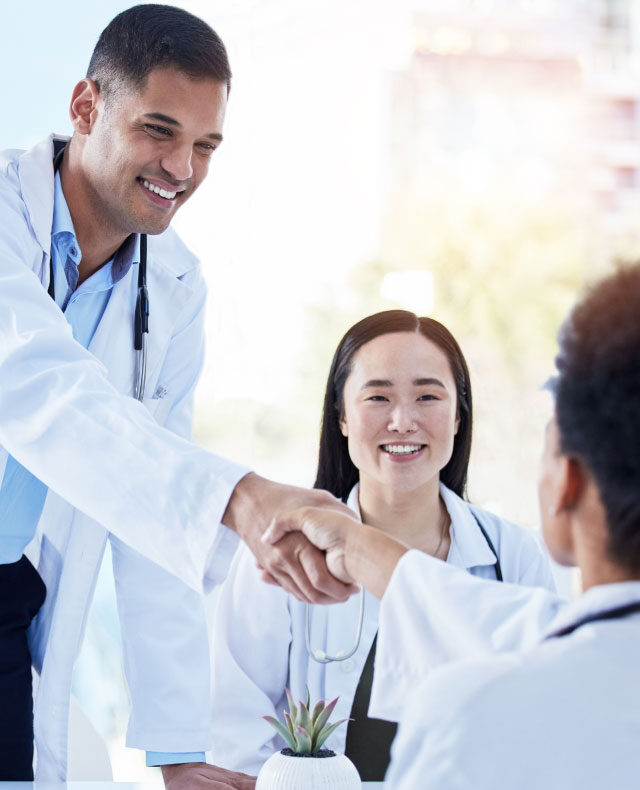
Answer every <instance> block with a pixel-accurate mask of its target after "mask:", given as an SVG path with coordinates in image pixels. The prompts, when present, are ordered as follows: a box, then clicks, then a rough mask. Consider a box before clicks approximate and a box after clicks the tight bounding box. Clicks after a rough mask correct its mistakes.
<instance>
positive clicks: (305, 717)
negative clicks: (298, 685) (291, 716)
mask: <svg viewBox="0 0 640 790" xmlns="http://www.w3.org/2000/svg"><path fill="white" fill-rule="evenodd" d="M298 726H299V727H302V729H303V730H305V732H308V733H309V737H311V733H312V732H313V724H312V723H311V716H310V715H309V710H308V708H307V706H306V705H305V704H304V702H301V703H300V715H299V716H298Z"/></svg>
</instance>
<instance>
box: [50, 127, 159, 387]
mask: <svg viewBox="0 0 640 790" xmlns="http://www.w3.org/2000/svg"><path fill="white" fill-rule="evenodd" d="M60 142H62V141H58V147H56V141H55V140H54V143H53V146H54V157H53V172H54V175H55V174H56V173H57V172H58V170H59V169H60V165H61V163H62V157H63V156H64V149H65V148H66V145H67V144H66V142H65V143H64V144H63V145H59V143H60ZM48 292H49V296H50V297H51V298H52V299H53V301H54V302H55V298H56V295H55V283H54V279H53V255H51V256H50V258H49V288H48ZM148 334H149V292H148V291H147V234H146V233H141V234H140V261H139V263H138V295H137V297H136V309H135V314H134V319H133V347H134V349H135V352H136V371H135V378H134V397H135V398H136V400H142V399H143V398H144V389H145V383H146V380H147V337H146V336H147V335H148Z"/></svg>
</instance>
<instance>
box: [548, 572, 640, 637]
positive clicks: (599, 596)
mask: <svg viewBox="0 0 640 790" xmlns="http://www.w3.org/2000/svg"><path fill="white" fill-rule="evenodd" d="M636 602H640V581H633V582H617V583H615V584H599V585H597V586H596V587H591V588H590V589H588V590H587V591H586V592H585V593H583V594H582V595H581V596H580V597H579V598H578V599H577V600H575V601H573V602H572V603H570V604H569V605H568V606H565V607H564V608H563V609H562V610H561V611H560V613H559V614H558V616H557V617H555V618H554V619H553V620H552V621H551V623H549V625H548V627H547V628H545V630H544V632H543V638H545V637H546V636H548V635H549V634H553V633H555V632H556V631H559V630H561V629H563V628H567V627H569V626H571V625H573V624H574V623H577V622H578V621H579V620H582V618H583V617H587V616H588V615H591V614H598V613H599V612H605V611H607V610H608V609H615V608H616V607H617V606H626V604H629V603H636Z"/></svg>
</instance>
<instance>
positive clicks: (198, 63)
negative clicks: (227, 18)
mask: <svg viewBox="0 0 640 790" xmlns="http://www.w3.org/2000/svg"><path fill="white" fill-rule="evenodd" d="M156 68H173V69H176V70H178V71H181V72H183V73H184V74H186V75H188V76H189V77H193V78H194V79H212V80H216V81H217V82H223V83H226V85H227V90H229V89H230V86H231V67H230V66H229V59H228V57H227V51H226V49H225V46H224V44H223V43H222V40H221V39H220V37H219V36H218V34H217V33H216V32H215V31H214V30H212V29H211V28H210V27H209V25H207V23H206V22H203V21H202V19H199V18H198V17H197V16H194V15H193V14H190V13H188V12H187V11H184V10H182V9H181V8H176V7H175V6H170V5H159V4H156V3H148V4H144V5H137V6H133V8H128V9H127V10H126V11H123V12H122V13H120V14H118V15H117V16H116V17H114V19H112V20H111V22H110V23H109V24H108V25H107V27H106V28H105V29H104V30H103V31H102V33H101V35H100V38H99V39H98V43H97V44H96V47H95V49H94V51H93V55H92V56H91V60H90V62H89V68H88V69H87V77H89V78H90V79H92V80H93V81H94V82H95V83H96V85H97V86H98V90H99V91H100V92H101V93H102V94H103V96H109V95H110V94H111V93H113V92H116V91H117V90H119V89H122V88H125V89H141V88H143V87H144V84H145V82H146V79H147V77H148V75H149V73H150V72H151V71H153V69H156Z"/></svg>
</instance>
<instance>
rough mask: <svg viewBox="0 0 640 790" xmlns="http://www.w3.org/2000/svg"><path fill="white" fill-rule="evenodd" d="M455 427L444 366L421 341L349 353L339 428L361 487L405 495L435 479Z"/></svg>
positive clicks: (371, 345)
mask: <svg viewBox="0 0 640 790" xmlns="http://www.w3.org/2000/svg"><path fill="white" fill-rule="evenodd" d="M458 423H459V420H458V418H457V394H456V387H455V383H454V380H453V374H452V373H451V368H450V367H449V361H448V360H447V357H446V356H445V354H444V352H443V351H442V350H441V349H440V348H439V347H438V346H437V345H435V343H432V342H431V341H430V340H427V339H426V338H425V337H424V336H423V335H421V334H419V333H418V332H394V333H391V334H387V335H381V336H380V337H376V338H375V339H374V340H370V341H369V342H368V343H365V344H364V345H363V346H362V347H361V348H359V349H358V351H357V352H356V353H355V354H354V356H353V360H352V368H351V372H350V374H349V376H348V378H347V380H346V382H345V387H344V414H343V417H342V419H341V420H340V429H341V431H342V433H343V435H344V436H346V437H347V441H348V446H349V455H350V456H351V460H352V461H353V463H354V465H355V466H356V467H357V469H358V470H359V472H360V482H361V484H364V483H365V482H372V483H374V484H377V485H380V486H388V487H389V488H390V489H391V490H404V491H409V490H413V489H415V488H418V487H420V486H421V485H424V484H425V483H427V482H428V481H430V480H433V479H434V478H436V479H437V478H439V473H440V470H441V469H442V468H443V467H444V466H445V465H446V464H447V463H448V461H449V459H450V458H451V453H452V451H453V440H454V436H455V434H456V432H457V430H458Z"/></svg>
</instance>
